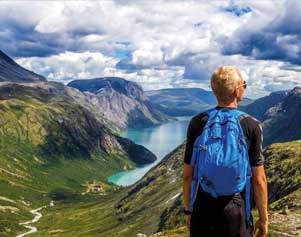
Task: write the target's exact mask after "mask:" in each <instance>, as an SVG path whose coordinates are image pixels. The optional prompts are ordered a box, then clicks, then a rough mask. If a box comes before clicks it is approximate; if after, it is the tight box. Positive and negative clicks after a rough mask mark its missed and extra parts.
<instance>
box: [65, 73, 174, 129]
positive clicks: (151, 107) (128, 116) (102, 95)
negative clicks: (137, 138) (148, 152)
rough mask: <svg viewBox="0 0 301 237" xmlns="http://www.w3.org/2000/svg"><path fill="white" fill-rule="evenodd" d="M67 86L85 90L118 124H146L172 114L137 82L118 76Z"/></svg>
mask: <svg viewBox="0 0 301 237" xmlns="http://www.w3.org/2000/svg"><path fill="white" fill-rule="evenodd" d="M68 86H70V87H73V88H76V89H78V90H80V91H81V92H83V93H85V95H86V96H87V98H88V99H89V100H90V101H91V102H92V103H93V104H94V105H95V106H97V107H98V108H99V111H100V112H101V113H103V114H104V116H106V118H108V119H110V120H111V121H112V122H114V123H115V124H117V125H118V126H119V127H121V128H126V127H135V128H139V127H146V126H151V125H154V124H160V123H162V122H167V121H172V120H174V118H172V117H170V116H167V115H166V114H164V113H162V112H161V111H160V106H159V105H156V104H154V103H152V102H151V101H150V100H148V98H147V97H146V96H145V94H144V92H143V89H142V88H141V86H139V85H138V84H136V83H134V82H131V81H127V80H125V79H123V78H118V77H104V78H96V79H90V80H75V81H72V82H70V83H69V84H68Z"/></svg>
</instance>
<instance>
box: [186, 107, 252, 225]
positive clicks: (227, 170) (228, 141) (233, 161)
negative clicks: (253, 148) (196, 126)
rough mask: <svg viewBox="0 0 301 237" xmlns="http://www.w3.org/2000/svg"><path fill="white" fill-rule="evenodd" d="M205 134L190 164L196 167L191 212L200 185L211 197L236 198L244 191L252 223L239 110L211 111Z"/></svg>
mask: <svg viewBox="0 0 301 237" xmlns="http://www.w3.org/2000/svg"><path fill="white" fill-rule="evenodd" d="M206 113H207V114H208V120H207V123H206V125H205V127H204V128H203V132H202V134H201V135H200V136H199V137H197V138H196V140H195V142H194V147H193V153H192V158H191V162H190V165H191V166H193V167H194V172H193V180H192V183H191V186H190V203H189V204H190V207H189V209H190V211H192V209H193V204H194V201H195V198H196V195H197V189H198V187H199V184H200V185H201V187H202V189H203V190H204V191H205V192H207V193H210V194H211V196H212V197H215V198H216V197H218V196H225V195H233V194H235V193H240V192H242V191H243V190H244V188H245V191H246V192H245V195H246V196H245V197H246V218H247V222H248V223H251V208H250V179H251V166H250V163H249V156H248V145H247V142H246V139H245V136H244V133H243V130H242V128H241V125H240V122H239V117H240V116H241V115H244V114H245V113H244V112H242V111H240V110H238V109H229V108H221V109H216V108H214V109H211V110H208V111H206Z"/></svg>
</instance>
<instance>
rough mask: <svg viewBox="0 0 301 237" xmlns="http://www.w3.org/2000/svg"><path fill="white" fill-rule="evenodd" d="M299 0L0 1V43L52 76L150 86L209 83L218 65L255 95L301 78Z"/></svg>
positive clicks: (300, 81) (296, 82)
mask: <svg viewBox="0 0 301 237" xmlns="http://www.w3.org/2000/svg"><path fill="white" fill-rule="evenodd" d="M300 22H301V4H300V3H298V0H288V1H284V0H274V1H269V0H263V1H262V0H260V1H259V0H258V1H254V0H253V1H248V0H244V1H242V0H241V1H234V0H232V1H166V0H165V1H159V0H153V1H150V0H139V1H83V2H81V1H74V2H73V1H65V2H63V1H32V2H27V1H0V49H1V50H2V51H3V52H5V53H6V54H8V55H9V56H11V57H12V58H14V59H15V60H16V61H17V62H18V63H19V64H20V65H22V66H23V67H25V68H27V69H29V70H32V71H34V72H36V73H38V74H41V75H43V76H45V77H46V78H47V79H48V80H55V81H60V82H63V83H65V84H66V83H68V82H69V81H71V80H75V79H90V78H97V77H104V76H118V77H122V78H125V79H127V80H130V81H134V82H137V83H139V84H140V85H141V86H142V87H143V89H144V90H145V91H147V90H157V89H163V88H182V87H198V88H203V89H206V90H210V77H211V75H212V73H213V72H214V71H215V70H216V69H217V68H218V67H219V66H221V65H235V66H237V67H238V68H239V70H240V71H241V72H242V75H243V77H244V79H245V80H246V81H247V84H248V88H247V90H246V91H245V95H246V96H247V97H249V98H253V99H255V98H258V97H262V96H265V95H267V94H269V93H271V92H273V91H279V90H288V89H292V88H294V87H295V86H300V84H301V24H300Z"/></svg>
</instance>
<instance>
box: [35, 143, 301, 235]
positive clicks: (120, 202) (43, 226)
mask: <svg viewBox="0 0 301 237" xmlns="http://www.w3.org/2000/svg"><path fill="white" fill-rule="evenodd" d="M184 149H185V143H183V144H182V145H180V146H178V147H177V148H176V149H175V150H173V151H172V152H170V153H169V154H167V155H166V156H165V157H164V158H163V160H162V161H161V162H160V163H159V164H157V165H156V166H155V167H153V168H152V169H151V170H150V171H149V172H148V173H147V174H145V175H144V176H143V178H142V179H140V180H139V181H138V182H136V183H135V184H133V185H131V186H130V187H126V188H123V189H121V190H118V191H116V192H115V193H113V194H112V195H108V196H106V198H104V197H99V196H93V197H91V196H90V197H87V196H86V197H85V199H83V198H81V199H79V200H69V201H68V202H64V205H63V204H62V203H57V205H58V207H57V210H49V211H48V212H47V213H46V214H45V217H43V219H41V221H40V222H39V225H38V228H39V229H40V231H41V232H40V234H42V235H43V234H44V235H45V236H46V235H47V234H48V233H52V232H53V231H55V230H57V229H60V231H61V233H64V234H65V235H66V236H81V235H84V236H96V235H97V236H100V237H102V236H122V237H126V236H138V235H137V234H138V233H141V234H146V236H153V237H155V236H166V237H167V236H170V237H171V236H173V237H175V236H182V234H184V233H185V228H184V227H183V226H184V223H185V220H184V215H183V213H182V212H181V210H182V207H183V194H182V175H181V174H182V172H183V154H184ZM300 154H301V146H300V141H293V142H287V143H277V144H272V145H271V146H269V147H267V148H266V149H265V150H264V156H265V159H266V173H267V177H268V185H269V200H270V202H269V203H270V220H271V225H270V234H271V235H270V236H289V235H279V232H282V234H290V235H291V236H297V235H296V233H297V231H298V228H300V226H301V225H300V223H301V222H300V221H301V215H300V214H299V213H300V193H301V192H300V183H301V182H300V177H301V174H300V171H301V169H300V165H299V164H301V162H299V161H300V159H301V156H300ZM292 164H294V165H292ZM292 167H293V168H292ZM286 205H287V206H288V207H289V213H288V214H282V209H283V208H284V207H285V206H286ZM100 209H101V210H102V211H101V212H100V211H99V210H100ZM58 213H61V215H58ZM253 213H254V216H255V217H256V218H257V211H255V210H254V211H253ZM281 220H282V221H281ZM283 220H287V221H290V223H292V224H289V223H286V222H283ZM50 221H51V226H49V222H50ZM294 223H295V224H294ZM298 223H299V224H298ZM154 233H157V234H156V235H153V234H154ZM160 233H162V234H160ZM177 234H178V235H177ZM180 234H181V235H180ZM273 234H274V235H273ZM277 234H278V235H277ZM141 236H143V235H141Z"/></svg>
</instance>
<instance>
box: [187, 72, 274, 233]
mask: <svg viewBox="0 0 301 237" xmlns="http://www.w3.org/2000/svg"><path fill="white" fill-rule="evenodd" d="M211 88H212V90H213V92H214V94H215V96H216V98H217V101H218V105H217V106H216V109H218V110H219V109H222V108H227V109H231V110H232V109H237V105H238V102H239V101H241V100H242V98H243V95H244V90H245V88H246V82H245V81H244V80H243V78H242V76H241V74H240V72H239V71H238V69H237V68H236V67H232V66H222V67H220V68H218V69H217V70H216V71H215V72H214V74H213V75H212V77H211ZM207 119H208V114H206V113H204V112H203V113H200V114H198V115H196V116H194V117H193V118H192V119H191V121H190V123H189V126H188V129H187V140H186V149H185V157H184V170H183V194H184V210H185V211H184V212H185V216H186V226H187V228H188V229H189V231H190V237H202V236H204V237H218V236H220V237H249V236H253V233H255V234H257V235H256V236H266V234H267V231H268V211H267V209H268V201H267V181H266V176H265V171H264V166H263V164H264V157H263V154H262V152H263V151H262V140H263V137H262V127H261V125H260V123H259V121H257V120H256V119H255V118H253V117H252V116H250V115H247V116H245V115H244V116H242V118H241V119H240V120H239V122H240V125H241V128H242V129H243V134H244V136H245V138H246V141H247V145H248V155H249V162H250V165H251V173H252V180H251V184H252V188H253V193H254V199H255V203H256V206H257V208H258V212H259V219H258V220H257V222H256V223H255V226H254V227H253V223H252V224H248V223H247V222H246V221H245V220H246V210H245V205H246V200H245V193H244V192H241V193H239V194H238V195H235V196H234V195H233V197H232V196H230V197H229V196H227V197H226V196H219V197H217V198H214V197H212V196H211V195H210V194H209V193H207V192H205V191H204V190H203V189H202V188H201V186H199V188H198V191H197V196H196V199H195V202H194V205H193V211H192V213H191V212H190V211H189V199H190V187H191V182H192V179H193V171H194V169H193V166H191V165H190V161H191V157H192V152H193V145H194V142H195V140H196V138H197V137H199V136H200V135H201V134H202V131H203V128H204V126H205V124H206V122H207ZM201 158H202V157H200V159H201Z"/></svg>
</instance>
